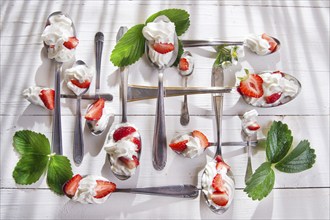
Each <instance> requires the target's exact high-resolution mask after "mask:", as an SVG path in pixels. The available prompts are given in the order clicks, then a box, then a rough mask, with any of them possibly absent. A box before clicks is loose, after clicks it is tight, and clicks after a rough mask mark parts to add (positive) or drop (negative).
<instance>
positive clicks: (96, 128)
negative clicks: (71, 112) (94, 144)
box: [88, 102, 114, 133]
mask: <svg viewBox="0 0 330 220" xmlns="http://www.w3.org/2000/svg"><path fill="white" fill-rule="evenodd" d="M113 115H114V111H113V109H112V108H111V104H110V102H104V108H103V109H102V116H101V118H100V119H99V120H94V121H89V122H88V123H90V124H91V125H92V131H93V132H95V133H98V132H103V131H104V130H105V129H106V127H107V126H108V122H109V118H110V117H111V116H113Z"/></svg>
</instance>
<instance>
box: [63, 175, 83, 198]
mask: <svg viewBox="0 0 330 220" xmlns="http://www.w3.org/2000/svg"><path fill="white" fill-rule="evenodd" d="M81 179H82V176H80V175H79V174H76V175H75V176H73V177H72V178H71V179H70V180H68V181H67V182H66V183H65V184H64V185H63V192H64V193H65V195H67V196H68V197H70V198H72V197H73V196H74V195H75V194H76V191H77V189H78V187H79V182H80V180H81Z"/></svg>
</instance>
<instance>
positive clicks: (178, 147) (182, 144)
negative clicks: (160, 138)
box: [169, 140, 188, 152]
mask: <svg viewBox="0 0 330 220" xmlns="http://www.w3.org/2000/svg"><path fill="white" fill-rule="evenodd" d="M187 143H188V140H184V141H180V142H176V143H171V144H170V145H169V146H170V148H172V150H174V151H178V152H182V151H184V150H185V149H186V148H187V145H186V144H187Z"/></svg>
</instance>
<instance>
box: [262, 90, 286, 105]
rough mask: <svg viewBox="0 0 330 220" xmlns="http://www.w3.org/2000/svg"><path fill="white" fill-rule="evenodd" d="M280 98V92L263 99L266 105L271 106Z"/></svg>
mask: <svg viewBox="0 0 330 220" xmlns="http://www.w3.org/2000/svg"><path fill="white" fill-rule="evenodd" d="M281 96H282V93H281V92H278V93H274V94H272V95H270V96H266V97H265V100H266V103H267V104H272V103H274V102H276V101H277V100H278V99H279V98H281Z"/></svg>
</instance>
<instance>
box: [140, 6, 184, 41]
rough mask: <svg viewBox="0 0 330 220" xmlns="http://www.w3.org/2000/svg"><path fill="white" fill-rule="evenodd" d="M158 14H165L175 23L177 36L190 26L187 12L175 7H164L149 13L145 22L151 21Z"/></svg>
mask: <svg viewBox="0 0 330 220" xmlns="http://www.w3.org/2000/svg"><path fill="white" fill-rule="evenodd" d="M160 15H165V16H166V17H168V18H169V19H170V20H171V21H172V22H173V23H174V24H175V31H176V34H177V35H178V36H181V35H182V34H183V33H185V32H186V31H187V30H188V28H189V26H190V20H189V16H190V15H189V13H188V12H187V11H185V10H182V9H176V8H173V9H165V10H162V11H159V12H157V13H155V14H153V15H151V16H150V17H149V18H148V19H147V21H146V24H147V23H149V22H153V21H154V20H155V19H156V18H157V17H158V16H160Z"/></svg>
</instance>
